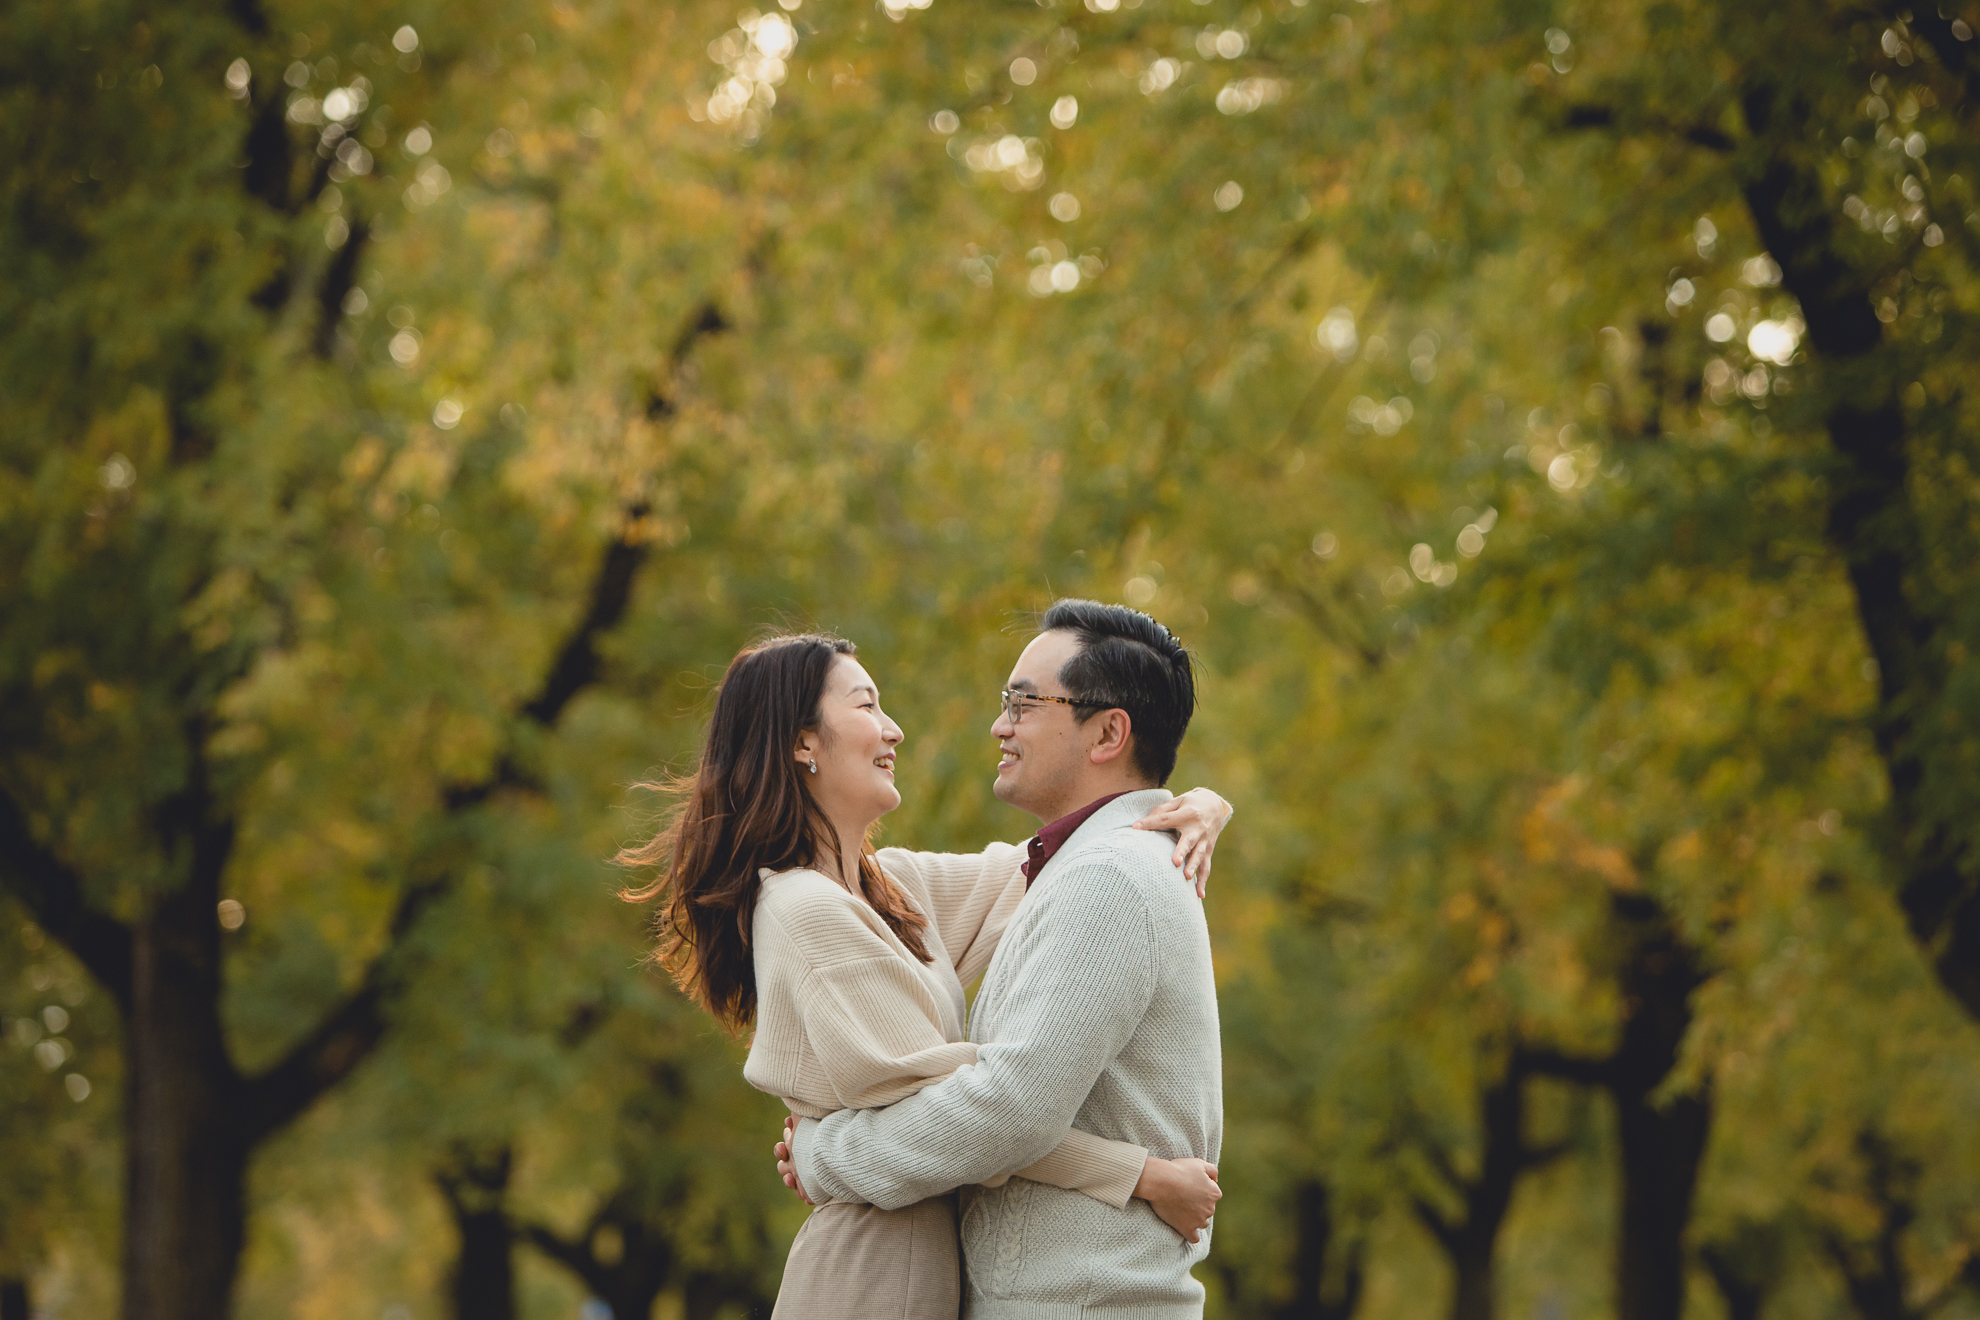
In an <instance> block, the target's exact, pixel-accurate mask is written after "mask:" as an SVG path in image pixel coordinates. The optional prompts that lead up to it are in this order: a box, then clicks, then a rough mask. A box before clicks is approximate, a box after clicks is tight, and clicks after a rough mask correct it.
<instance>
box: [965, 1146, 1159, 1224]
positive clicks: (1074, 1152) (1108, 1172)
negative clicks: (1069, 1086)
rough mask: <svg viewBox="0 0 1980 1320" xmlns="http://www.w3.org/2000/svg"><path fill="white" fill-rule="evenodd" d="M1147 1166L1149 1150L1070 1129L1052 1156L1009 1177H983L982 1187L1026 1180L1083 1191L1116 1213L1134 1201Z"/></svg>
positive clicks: (1072, 1190) (1053, 1149)
mask: <svg viewBox="0 0 1980 1320" xmlns="http://www.w3.org/2000/svg"><path fill="white" fill-rule="evenodd" d="M1147 1164H1148V1149H1147V1147H1145V1146H1137V1145H1135V1144H1134V1143H1133V1142H1130V1141H1109V1140H1107V1138H1105V1137H1096V1136H1094V1135H1093V1134H1092V1133H1091V1132H1086V1131H1083V1130H1081V1129H1079V1128H1073V1129H1071V1130H1070V1131H1068V1132H1067V1133H1066V1139H1065V1140H1064V1141H1061V1142H1060V1143H1059V1144H1058V1145H1056V1146H1054V1147H1053V1148H1052V1153H1051V1154H1049V1155H1047V1156H1046V1157H1045V1158H1044V1159H1042V1160H1040V1161H1038V1162H1037V1163H1036V1164H1028V1165H1026V1166H1025V1167H1024V1168H1022V1169H1019V1170H1018V1171H1017V1172H1016V1173H1014V1174H1011V1175H1010V1176H1009V1177H997V1178H985V1179H984V1180H983V1185H984V1186H985V1187H998V1186H1001V1185H1002V1184H1004V1183H1006V1182H1008V1181H1010V1178H1029V1179H1030V1180H1031V1181H1033V1182H1040V1183H1049V1184H1051V1185H1052V1186H1054V1187H1063V1188H1065V1189H1066V1190H1067V1191H1069V1192H1085V1193H1086V1194H1087V1195H1088V1196H1090V1197H1092V1198H1093V1199H1094V1200H1096V1201H1105V1202H1106V1203H1107V1204H1108V1205H1111V1206H1113V1207H1114V1209H1116V1210H1122V1209H1125V1208H1126V1207H1127V1203H1128V1202H1129V1201H1132V1200H1133V1199H1134V1189H1135V1188H1136V1187H1137V1186H1139V1185H1140V1183H1141V1171H1142V1170H1143V1169H1144V1168H1146V1167H1147Z"/></svg>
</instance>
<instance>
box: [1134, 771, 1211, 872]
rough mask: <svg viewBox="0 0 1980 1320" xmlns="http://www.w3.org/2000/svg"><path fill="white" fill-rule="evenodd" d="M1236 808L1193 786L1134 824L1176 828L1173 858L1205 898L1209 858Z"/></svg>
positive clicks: (1147, 826)
mask: <svg viewBox="0 0 1980 1320" xmlns="http://www.w3.org/2000/svg"><path fill="white" fill-rule="evenodd" d="M1235 810H1236V808H1234V807H1233V806H1231V804H1230V803H1228V802H1226V801H1224V799H1222V798H1220V797H1218V796H1217V795H1216V794H1215V793H1212V792H1211V791H1210V790H1209V789H1207V788H1192V789H1190V790H1189V792H1187V793H1184V794H1183V795H1182V796H1181V797H1172V798H1170V799H1169V800H1168V801H1167V802H1164V803H1162V804H1161V805H1160V806H1158V807H1156V808H1155V810H1153V811H1151V812H1149V813H1148V814H1147V815H1146V816H1143V817H1142V818H1141V819H1140V820H1138V821H1136V822H1135V823H1134V827H1135V828H1136V829H1138V830H1174V831H1175V835H1176V855H1175V856H1174V857H1173V858H1172V859H1171V861H1172V862H1173V863H1174V864H1175V865H1177V866H1180V867H1181V868H1182V869H1183V878H1184V879H1185V880H1194V881H1195V882H1196V896H1197V897H1198V898H1202V897H1203V896H1204V894H1205V893H1207V892H1208V891H1209V888H1210V857H1211V854H1213V853H1215V852H1216V851H1217V836H1218V835H1219V834H1222V833H1223V832H1224V826H1226V825H1228V824H1229V823H1230V819H1231V813H1232V812H1233V811H1235Z"/></svg>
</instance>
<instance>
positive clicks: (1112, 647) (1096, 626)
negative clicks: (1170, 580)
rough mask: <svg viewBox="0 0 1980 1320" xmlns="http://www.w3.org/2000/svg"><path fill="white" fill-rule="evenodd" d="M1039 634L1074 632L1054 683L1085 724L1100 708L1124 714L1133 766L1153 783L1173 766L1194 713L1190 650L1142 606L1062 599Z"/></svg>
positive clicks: (1042, 621) (1042, 622)
mask: <svg viewBox="0 0 1980 1320" xmlns="http://www.w3.org/2000/svg"><path fill="white" fill-rule="evenodd" d="M1038 628H1039V631H1040V632H1059V631H1065V632H1069V633H1072V634H1073V635H1074V636H1076V637H1077V638H1079V648H1080V649H1079V654H1078V655H1076V656H1074V657H1073V658H1072V659H1070V660H1068V661H1066V663H1065V667H1064V668H1062V669H1061V670H1060V671H1059V681H1060V682H1061V683H1064V684H1065V685H1066V695H1067V696H1070V697H1072V698H1073V699H1074V700H1075V701H1078V702H1079V703H1080V705H1079V706H1078V707H1077V708H1076V709H1075V712H1074V713H1075V714H1076V715H1077V716H1078V717H1079V720H1080V722H1081V723H1085V722H1086V721H1087V720H1088V719H1091V718H1092V717H1093V716H1094V715H1096V714H1098V713H1099V712H1100V711H1103V710H1114V709H1120V710H1124V711H1126V712H1127V716H1128V719H1129V721H1131V722H1132V724H1133V726H1134V765H1135V768H1136V769H1137V770H1139V771H1141V773H1142V774H1144V775H1146V776H1147V777H1148V778H1150V779H1152V780H1154V781H1155V782H1156V783H1157V784H1166V783H1168V782H1169V776H1170V775H1171V774H1173V773H1174V772H1175V768H1176V749H1177V748H1178V747H1181V746H1182V740H1183V733H1184V731H1185V730H1187V729H1188V728H1189V717H1190V716H1191V715H1194V714H1195V713H1196V672H1195V668H1194V665H1193V662H1192V660H1191V657H1190V654H1189V652H1188V651H1186V650H1184V649H1183V644H1182V643H1181V642H1179V641H1177V640H1176V639H1175V637H1174V635H1172V634H1171V633H1170V632H1169V630H1168V629H1167V628H1164V627H1163V626H1162V625H1161V624H1159V623H1157V622H1156V621H1155V620H1154V619H1151V618H1150V617H1148V616H1147V615H1146V614H1143V613H1142V612H1141V611H1140V610H1131V609H1129V608H1128V607H1127V606H1125V605H1102V604H1101V603H1100V602H1099V601H1097V600H1061V601H1056V602H1054V603H1053V605H1052V608H1051V609H1049V610H1047V611H1045V616H1044V618H1042V619H1040V620H1039V623H1038Z"/></svg>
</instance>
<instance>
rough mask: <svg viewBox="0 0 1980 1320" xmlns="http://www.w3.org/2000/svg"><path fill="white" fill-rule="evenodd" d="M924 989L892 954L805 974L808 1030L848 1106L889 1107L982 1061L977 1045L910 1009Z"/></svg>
mask: <svg viewBox="0 0 1980 1320" xmlns="http://www.w3.org/2000/svg"><path fill="white" fill-rule="evenodd" d="M919 993H921V991H920V987H918V986H917V985H916V984H915V980H914V972H913V970H912V969H910V968H909V967H908V966H907V964H905V963H903V962H902V961H901V960H900V959H899V958H898V957H895V956H894V955H892V954H885V955H882V956H881V957H878V958H862V959H858V960H856V961H853V962H839V963H833V964H831V965H829V966H825V967H817V968H814V969H812V971H811V972H810V973H809V974H807V975H806V976H805V978H804V982H803V984H802V985H801V986H800V987H799V991H798V996H797V998H798V1004H799V1011H800V1012H801V1013H802V1014H803V1018H804V1033H805V1036H806V1038H807V1039H809V1041H810V1042H811V1048H812V1053H813V1054H814V1055H815V1056H816V1057H817V1059H818V1063H819V1066H820V1067H821V1068H823V1070H824V1072H825V1076H826V1078H827V1080H828V1081H829V1083H830V1084H831V1087H832V1094H833V1096H834V1097H836V1098H837V1100H838V1102H839V1104H840V1105H841V1106H842V1107H844V1108H847V1109H862V1108H867V1107H870V1106H873V1105H890V1104H892V1103H894V1102H895V1101H896V1100H899V1099H901V1098H903V1097H904V1096H909V1095H913V1094H914V1093H915V1092H916V1091H918V1090H920V1089H921V1088H922V1087H924V1086H926V1085H928V1084H929V1083H930V1082H932V1081H934V1080H935V1079H937V1078H940V1077H947V1076H948V1075H949V1074H950V1073H952V1072H954V1071H955V1070H956V1069H958V1068H960V1067H962V1066H963V1065H964V1064H969V1063H974V1062H976V1054H977V1047H976V1046H975V1045H972V1044H970V1043H969V1042H968V1041H955V1042H950V1041H947V1040H944V1039H943V1038H942V1033H941V1031H940V1030H939V1029H937V1027H936V1026H935V1024H934V1023H933V1022H931V1021H930V1020H929V1019H928V1018H927V1016H926V1015H924V1014H921V1013H917V1012H914V1011H913V1010H912V1009H911V1008H908V1007H907V1006H909V1005H911V1004H913V1003H914V1002H915V999H916V997H917V995H918V994H919ZM904 1009H907V1011H903V1010H904Z"/></svg>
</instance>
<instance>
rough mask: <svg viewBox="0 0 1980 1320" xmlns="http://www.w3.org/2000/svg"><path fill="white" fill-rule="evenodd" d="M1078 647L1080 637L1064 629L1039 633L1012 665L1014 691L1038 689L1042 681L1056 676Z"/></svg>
mask: <svg viewBox="0 0 1980 1320" xmlns="http://www.w3.org/2000/svg"><path fill="white" fill-rule="evenodd" d="M1078 650H1079V638H1078V637H1077V636H1076V635H1074V634H1073V633H1070V632H1067V631H1066V630H1064V629H1062V628H1055V629H1053V630H1052V631H1051V632H1043V633H1039V634H1038V635H1037V636H1036V637H1034V638H1032V639H1031V641H1030V642H1029V643H1027V644H1026V646H1025V648H1024V651H1023V653H1022V654H1020V655H1019V656H1018V658H1017V663H1016V664H1015V665H1013V666H1012V667H1011V679H1010V684H1009V686H1010V688H1011V690H1012V691H1014V692H1036V691H1037V690H1038V685H1039V684H1040V682H1042V681H1044V680H1047V679H1057V678H1058V676H1059V670H1060V669H1061V668H1062V667H1064V665H1065V663H1066V661H1068V660H1070V659H1072V657H1073V655H1074V653H1075V652H1077V651H1078Z"/></svg>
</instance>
